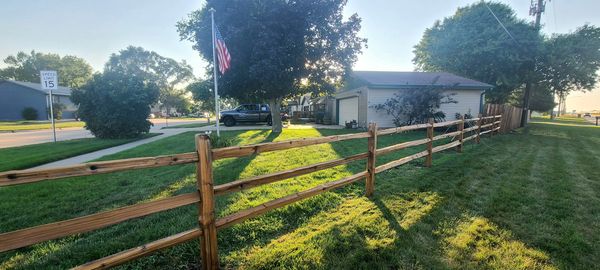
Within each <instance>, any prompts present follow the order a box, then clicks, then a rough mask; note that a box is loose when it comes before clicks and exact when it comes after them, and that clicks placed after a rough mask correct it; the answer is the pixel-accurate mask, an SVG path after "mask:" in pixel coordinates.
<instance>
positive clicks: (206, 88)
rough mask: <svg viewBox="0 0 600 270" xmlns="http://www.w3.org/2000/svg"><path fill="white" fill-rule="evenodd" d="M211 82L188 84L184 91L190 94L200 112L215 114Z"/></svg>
mask: <svg viewBox="0 0 600 270" xmlns="http://www.w3.org/2000/svg"><path fill="white" fill-rule="evenodd" d="M212 88H213V87H212V81H209V80H203V81H196V82H193V83H190V84H188V86H187V87H186V90H187V91H189V92H191V93H192V96H193V97H194V100H195V101H196V102H197V103H198V104H197V105H198V106H199V109H200V111H202V112H210V113H212V114H214V113H215V93H214V91H213V89H212Z"/></svg>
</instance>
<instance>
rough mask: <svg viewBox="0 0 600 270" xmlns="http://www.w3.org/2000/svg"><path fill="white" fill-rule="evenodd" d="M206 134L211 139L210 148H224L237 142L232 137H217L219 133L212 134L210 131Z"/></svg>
mask: <svg viewBox="0 0 600 270" xmlns="http://www.w3.org/2000/svg"><path fill="white" fill-rule="evenodd" d="M206 134H208V137H209V138H210V146H211V147H212V148H223V147H228V146H232V145H234V144H235V140H234V138H232V137H224V136H221V137H219V136H217V133H212V132H210V131H209V132H206Z"/></svg>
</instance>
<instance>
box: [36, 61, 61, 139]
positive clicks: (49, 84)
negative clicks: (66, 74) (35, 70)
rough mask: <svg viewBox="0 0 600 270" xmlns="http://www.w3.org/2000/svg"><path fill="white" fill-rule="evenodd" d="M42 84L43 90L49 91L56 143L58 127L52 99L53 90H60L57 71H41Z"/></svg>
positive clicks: (51, 118)
mask: <svg viewBox="0 0 600 270" xmlns="http://www.w3.org/2000/svg"><path fill="white" fill-rule="evenodd" d="M40 82H41V83H42V89H44V90H48V105H49V106H48V107H50V115H49V118H50V120H52V134H53V138H54V142H56V125H55V123H54V98H53V97H52V90H56V89H58V76H57V75H56V70H42V71H40Z"/></svg>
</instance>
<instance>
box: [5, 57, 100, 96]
mask: <svg viewBox="0 0 600 270" xmlns="http://www.w3.org/2000/svg"><path fill="white" fill-rule="evenodd" d="M4 63H5V64H6V65H7V67H5V68H3V69H0V79H7V80H16V81H25V82H34V83H39V82H40V70H56V71H57V72H58V83H59V85H61V86H67V87H72V88H77V87H80V86H83V85H84V84H85V83H86V82H87V81H88V80H89V79H91V78H92V67H91V66H90V65H89V64H88V63H87V62H86V61H85V60H84V59H82V58H79V57H76V56H72V55H66V56H63V57H61V56H60V55H58V54H53V53H39V52H35V51H31V53H29V54H27V53H24V52H19V53H17V55H16V56H14V55H10V56H8V57H6V58H5V59H4Z"/></svg>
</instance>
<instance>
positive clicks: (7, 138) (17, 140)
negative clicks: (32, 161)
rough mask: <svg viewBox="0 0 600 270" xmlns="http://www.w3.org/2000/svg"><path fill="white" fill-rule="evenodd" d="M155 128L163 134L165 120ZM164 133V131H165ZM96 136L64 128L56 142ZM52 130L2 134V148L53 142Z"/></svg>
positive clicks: (175, 122)
mask: <svg viewBox="0 0 600 270" xmlns="http://www.w3.org/2000/svg"><path fill="white" fill-rule="evenodd" d="M150 121H151V122H152V123H154V126H153V127H152V128H151V129H150V132H161V131H160V129H161V128H163V127H165V126H166V125H167V123H165V120H164V119H151V120H150ZM205 122H206V120H186V119H169V123H168V124H169V126H172V125H180V124H189V123H205ZM163 132H164V130H163ZM93 137H94V136H93V135H92V134H91V133H90V132H89V131H88V130H86V129H84V128H64V129H57V130H56V140H57V141H65V140H72V139H80V138H93ZM52 141H53V140H52V130H51V129H44V130H30V131H19V132H14V133H10V132H9V133H0V148H6V147H15V146H22V145H29V144H38V143H45V142H52Z"/></svg>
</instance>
